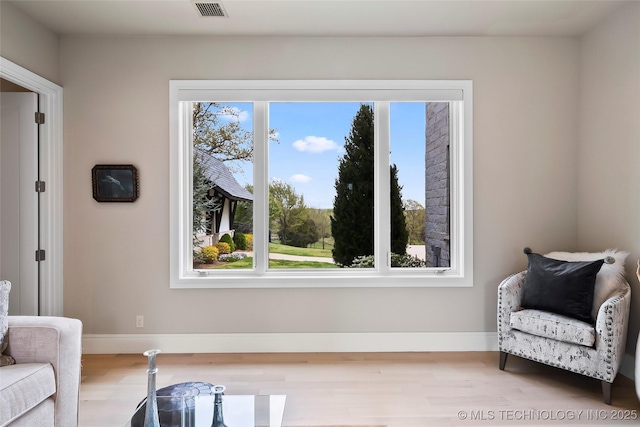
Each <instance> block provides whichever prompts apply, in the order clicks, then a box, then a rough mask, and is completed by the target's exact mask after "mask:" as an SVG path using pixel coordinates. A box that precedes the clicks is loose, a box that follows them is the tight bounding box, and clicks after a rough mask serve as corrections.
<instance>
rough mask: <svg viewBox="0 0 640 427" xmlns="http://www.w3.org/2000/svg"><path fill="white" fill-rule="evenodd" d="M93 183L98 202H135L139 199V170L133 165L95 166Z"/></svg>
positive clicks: (94, 196) (94, 194)
mask: <svg viewBox="0 0 640 427" xmlns="http://www.w3.org/2000/svg"><path fill="white" fill-rule="evenodd" d="M91 182H92V184H93V198H94V199H96V200H97V201H98V202H134V201H135V200H136V199H137V198H138V170H137V169H136V167H135V166H133V165H95V166H94V167H93V169H91Z"/></svg>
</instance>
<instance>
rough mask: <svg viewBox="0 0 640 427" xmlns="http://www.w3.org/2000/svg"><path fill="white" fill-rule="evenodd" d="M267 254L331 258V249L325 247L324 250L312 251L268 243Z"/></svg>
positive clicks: (310, 249) (311, 249) (312, 249)
mask: <svg viewBox="0 0 640 427" xmlns="http://www.w3.org/2000/svg"><path fill="white" fill-rule="evenodd" d="M269 253H272V254H285V255H298V256H317V257H324V258H331V249H329V248H327V246H325V249H314V248H296V247H295V246H287V245H281V244H280V243H269Z"/></svg>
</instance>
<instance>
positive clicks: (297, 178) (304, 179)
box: [289, 173, 311, 183]
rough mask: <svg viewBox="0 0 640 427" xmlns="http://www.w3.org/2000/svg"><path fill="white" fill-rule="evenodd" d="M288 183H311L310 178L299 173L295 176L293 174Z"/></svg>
mask: <svg viewBox="0 0 640 427" xmlns="http://www.w3.org/2000/svg"><path fill="white" fill-rule="evenodd" d="M289 181H291V182H302V183H305V182H309V181H311V177H310V176H307V175H303V174H301V173H297V174H295V175H293V176H291V177H290V178H289Z"/></svg>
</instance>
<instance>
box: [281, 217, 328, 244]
mask: <svg viewBox="0 0 640 427" xmlns="http://www.w3.org/2000/svg"><path fill="white" fill-rule="evenodd" d="M319 237H320V236H319V234H318V229H317V228H316V223H315V222H313V220H312V219H311V218H309V217H308V216H307V215H306V214H302V215H301V216H300V218H298V219H297V221H296V223H295V224H293V225H292V226H291V228H290V229H289V232H288V236H287V244H288V245H290V246H296V247H298V248H306V247H307V246H309V245H310V244H312V243H315V242H317V241H318V239H319Z"/></svg>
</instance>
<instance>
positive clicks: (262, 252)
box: [253, 101, 269, 273]
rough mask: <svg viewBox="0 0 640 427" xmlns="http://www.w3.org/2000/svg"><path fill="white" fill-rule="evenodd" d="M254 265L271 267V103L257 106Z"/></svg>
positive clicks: (255, 111)
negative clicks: (269, 235)
mask: <svg viewBox="0 0 640 427" xmlns="http://www.w3.org/2000/svg"><path fill="white" fill-rule="evenodd" d="M253 108H254V114H253V177H254V178H253V197H254V201H253V224H254V231H253V265H254V267H255V269H256V271H257V272H258V273H264V272H266V271H267V269H268V267H269V265H268V264H269V239H268V238H267V236H268V233H269V202H268V200H269V168H268V165H269V103H268V102H265V101H260V102H254V103H253Z"/></svg>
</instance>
